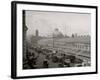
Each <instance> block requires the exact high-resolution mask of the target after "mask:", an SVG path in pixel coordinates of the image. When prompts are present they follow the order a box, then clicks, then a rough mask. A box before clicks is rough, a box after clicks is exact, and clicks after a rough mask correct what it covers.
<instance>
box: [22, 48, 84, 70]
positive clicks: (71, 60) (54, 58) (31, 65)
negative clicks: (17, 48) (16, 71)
mask: <svg viewBox="0 0 100 80" xmlns="http://www.w3.org/2000/svg"><path fill="white" fill-rule="evenodd" d="M42 56H43V58H42V60H39V58H40V57H42ZM38 61H41V62H40V63H38ZM82 62H83V61H82V60H81V59H77V58H76V57H75V56H73V55H66V54H65V53H64V52H61V51H57V50H49V49H46V48H41V47H30V48H28V49H27V51H26V59H23V69H36V68H50V65H51V66H52V65H53V64H56V67H74V66H75V64H76V63H82ZM80 66H81V65H80Z"/></svg>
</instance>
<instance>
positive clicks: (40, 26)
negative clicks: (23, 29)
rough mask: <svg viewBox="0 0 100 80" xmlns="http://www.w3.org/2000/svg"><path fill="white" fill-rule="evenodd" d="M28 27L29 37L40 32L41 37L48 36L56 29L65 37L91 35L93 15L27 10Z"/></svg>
mask: <svg viewBox="0 0 100 80" xmlns="http://www.w3.org/2000/svg"><path fill="white" fill-rule="evenodd" d="M26 26H27V27H28V31H27V35H30V34H31V35H35V31H36V30H38V31H39V35H40V36H48V35H51V34H52V33H53V32H54V30H55V29H56V28H58V29H59V31H60V32H62V34H64V35H69V36H70V35H71V34H72V33H77V34H78V35H90V33H91V14H86V13H85V14H84V13H70V12H51V11H34V10H32V11H31V10H27V11H26Z"/></svg>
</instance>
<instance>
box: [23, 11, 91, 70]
mask: <svg viewBox="0 0 100 80" xmlns="http://www.w3.org/2000/svg"><path fill="white" fill-rule="evenodd" d="M86 66H91V14H89V13H74V12H73V13H72V12H52V11H34V10H23V69H40V68H63V67H68V68H69V67H86Z"/></svg>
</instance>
